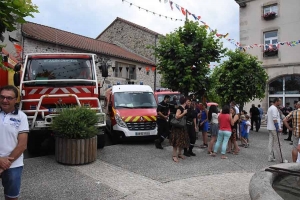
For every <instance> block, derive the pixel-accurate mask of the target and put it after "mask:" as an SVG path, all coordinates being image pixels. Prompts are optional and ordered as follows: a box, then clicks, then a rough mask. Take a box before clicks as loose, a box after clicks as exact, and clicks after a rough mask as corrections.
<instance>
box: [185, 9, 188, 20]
mask: <svg viewBox="0 0 300 200" xmlns="http://www.w3.org/2000/svg"><path fill="white" fill-rule="evenodd" d="M187 21H188V10H187V9H185V22H187Z"/></svg>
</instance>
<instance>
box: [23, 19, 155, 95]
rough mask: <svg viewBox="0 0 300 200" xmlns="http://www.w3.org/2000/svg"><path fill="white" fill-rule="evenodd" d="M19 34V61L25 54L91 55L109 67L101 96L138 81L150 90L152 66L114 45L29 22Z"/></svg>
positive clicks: (147, 60)
mask: <svg viewBox="0 0 300 200" xmlns="http://www.w3.org/2000/svg"><path fill="white" fill-rule="evenodd" d="M21 33H22V44H23V57H24V56H25V55H26V54H28V53H56V52H73V53H94V54H96V55H97V58H96V61H97V62H98V63H97V64H98V65H101V64H102V63H110V64H111V66H110V67H109V71H108V72H109V77H108V78H107V79H106V81H105V82H104V85H103V88H102V91H101V93H102V94H103V90H105V89H107V88H108V87H109V86H110V85H114V84H117V83H118V82H119V83H121V84H127V83H128V82H129V81H133V82H135V83H136V84H140V82H141V81H142V82H143V84H145V85H150V86H151V87H152V88H153V87H154V73H155V69H156V68H155V62H154V61H152V60H151V59H148V58H146V57H144V56H141V55H138V54H136V53H134V52H132V51H129V50H127V49H124V48H122V47H120V46H118V45H116V44H112V43H108V42H105V41H102V40H96V39H93V38H88V37H85V36H81V35H77V34H74V33H70V32H67V31H63V30H59V29H55V28H52V27H48V26H44V25H40V24H36V23H31V22H28V23H25V24H23V25H22V29H21ZM108 61H109V62H108ZM97 70H98V71H97V74H98V80H99V81H100V82H101V83H102V80H103V78H102V77H101V73H100V72H99V69H98V67H97ZM158 81H160V80H158Z"/></svg>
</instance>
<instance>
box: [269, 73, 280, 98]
mask: <svg viewBox="0 0 300 200" xmlns="http://www.w3.org/2000/svg"><path fill="white" fill-rule="evenodd" d="M269 93H270V94H283V77H279V78H277V79H276V80H274V81H272V82H271V83H270V84H269Z"/></svg>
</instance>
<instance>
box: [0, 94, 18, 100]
mask: <svg viewBox="0 0 300 200" xmlns="http://www.w3.org/2000/svg"><path fill="white" fill-rule="evenodd" d="M15 98H16V97H6V96H3V95H0V100H1V101H3V100H4V99H6V100H7V101H12V100H13V99H15Z"/></svg>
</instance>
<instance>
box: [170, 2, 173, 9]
mask: <svg viewBox="0 0 300 200" xmlns="http://www.w3.org/2000/svg"><path fill="white" fill-rule="evenodd" d="M170 7H171V10H173V2H172V1H170Z"/></svg>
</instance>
